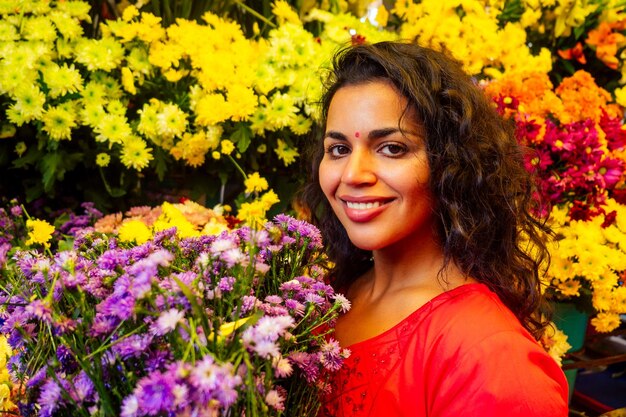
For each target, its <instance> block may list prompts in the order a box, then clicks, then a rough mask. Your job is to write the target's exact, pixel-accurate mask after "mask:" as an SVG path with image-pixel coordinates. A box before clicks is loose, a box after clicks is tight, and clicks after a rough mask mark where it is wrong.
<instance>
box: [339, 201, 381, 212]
mask: <svg viewBox="0 0 626 417" xmlns="http://www.w3.org/2000/svg"><path fill="white" fill-rule="evenodd" d="M346 204H347V205H348V208H351V209H356V210H367V209H371V208H374V207H380V203H379V202H378V201H377V202H375V203H353V202H351V201H346Z"/></svg>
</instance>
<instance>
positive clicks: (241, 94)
mask: <svg viewBox="0 0 626 417" xmlns="http://www.w3.org/2000/svg"><path fill="white" fill-rule="evenodd" d="M226 97H227V99H228V104H229V105H230V113H231V117H232V119H233V120H235V121H239V120H248V117H249V116H250V115H251V114H252V113H254V110H255V109H256V107H257V105H258V99H257V96H256V95H255V94H254V90H252V88H249V87H246V86H243V85H239V84H234V85H232V86H230V87H229V88H228V92H227V94H226Z"/></svg>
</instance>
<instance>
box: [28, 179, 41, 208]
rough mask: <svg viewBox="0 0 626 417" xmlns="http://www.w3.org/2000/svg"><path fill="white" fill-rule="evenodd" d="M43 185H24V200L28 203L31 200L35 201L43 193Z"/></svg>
mask: <svg viewBox="0 0 626 417" xmlns="http://www.w3.org/2000/svg"><path fill="white" fill-rule="evenodd" d="M43 191H44V190H43V185H41V183H39V182H38V183H37V184H35V185H33V186H27V187H26V202H27V203H30V202H31V201H35V200H36V199H38V198H39V197H41V196H42V195H43Z"/></svg>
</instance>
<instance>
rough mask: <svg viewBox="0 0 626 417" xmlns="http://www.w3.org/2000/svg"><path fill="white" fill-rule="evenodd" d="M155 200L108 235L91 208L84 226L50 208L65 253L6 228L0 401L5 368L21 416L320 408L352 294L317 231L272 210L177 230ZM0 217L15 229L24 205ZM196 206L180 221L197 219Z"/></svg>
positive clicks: (128, 416)
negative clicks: (127, 231)
mask: <svg viewBox="0 0 626 417" xmlns="http://www.w3.org/2000/svg"><path fill="white" fill-rule="evenodd" d="M16 207H19V206H16ZM86 207H87V212H88V211H89V210H90V209H91V207H90V206H89V205H87V206H86ZM189 207H190V205H189V204H187V205H184V204H183V205H182V208H181V209H182V210H185V208H187V209H188V208H189ZM152 210H155V209H147V208H141V207H138V208H136V209H133V210H130V212H129V213H126V215H127V216H129V215H130V216H132V217H128V218H126V219H124V218H123V219H122V222H121V226H120V227H119V228H118V232H117V233H115V232H109V233H103V232H99V231H97V230H98V228H99V227H101V226H97V224H98V223H99V222H101V221H102V219H103V217H100V218H98V215H97V213H91V214H92V216H91V222H90V223H87V224H84V225H83V227H76V225H77V224H78V223H80V220H78V219H79V218H82V219H84V218H86V217H85V216H89V215H90V214H89V213H86V214H85V215H81V216H69V217H70V218H71V219H70V220H68V219H67V216H65V218H62V219H61V218H59V220H58V222H55V224H57V223H59V226H58V229H63V230H72V233H73V236H74V241H73V245H72V246H70V247H68V248H67V249H65V250H60V249H58V248H59V247H60V246H59V245H60V242H61V240H62V238H65V237H67V235H58V234H55V238H53V241H52V242H50V241H48V240H46V242H45V243H46V244H47V245H51V246H48V248H49V247H52V248H56V250H54V251H52V252H50V251H49V249H47V252H44V251H42V250H36V249H30V250H28V249H27V248H26V247H22V246H19V245H15V244H16V243H18V242H19V241H20V236H19V235H18V234H14V235H10V236H9V235H5V236H4V237H3V244H6V245H9V246H11V248H10V249H9V251H10V252H11V253H13V255H12V257H11V260H9V261H6V260H5V262H6V265H5V268H4V269H3V272H2V274H3V280H4V281H3V282H4V283H3V285H2V287H1V288H0V302H1V304H2V306H3V307H2V310H1V312H0V317H1V318H2V319H3V320H4V324H3V325H2V326H1V328H0V329H1V330H0V331H1V332H2V333H4V334H6V336H7V339H6V340H7V341H8V345H5V344H0V348H1V349H3V350H2V351H0V353H2V355H3V356H0V360H4V359H5V358H6V354H7V353H10V352H11V350H12V351H13V352H12V356H11V358H10V359H9V363H8V365H7V366H8V374H7V371H6V369H5V371H3V372H4V373H0V378H1V379H0V394H1V395H3V396H0V399H1V400H6V398H7V395H6V392H5V391H6V389H5V387H7V385H6V381H7V380H8V377H7V376H8V375H10V380H11V381H12V383H13V384H14V385H16V386H19V387H21V388H20V391H21V395H18V396H17V397H16V398H15V399H13V401H15V402H16V403H17V405H18V406H19V410H20V412H21V414H22V415H24V416H27V415H37V416H64V415H77V414H78V415H82V414H85V415H91V414H93V413H98V414H100V415H110V416H125V417H134V416H157V415H180V416H183V415H241V414H243V413H245V414H246V415H253V416H254V415H256V416H270V415H294V416H307V415H310V416H313V415H316V412H317V407H318V402H317V401H316V398H317V397H316V393H317V392H318V391H319V390H329V389H332V388H331V387H329V386H328V385H327V384H326V383H325V377H324V375H327V373H328V372H332V371H333V370H336V369H338V367H339V366H340V365H341V362H342V360H343V358H345V357H346V356H347V355H348V354H349V352H348V351H347V350H344V349H341V348H339V346H338V345H337V343H336V342H335V341H334V340H333V339H332V337H331V336H329V330H328V329H329V328H330V327H329V326H331V325H332V322H333V321H334V320H335V318H336V316H337V315H338V314H339V312H341V311H346V310H347V309H348V308H349V303H348V302H347V300H345V298H344V297H343V296H341V295H340V294H335V293H334V291H333V290H332V288H331V287H330V286H328V285H327V284H326V283H325V282H324V274H323V271H324V268H323V264H324V262H325V260H324V257H323V256H322V253H321V240H320V234H319V231H318V230H317V229H315V228H314V227H313V226H312V225H310V224H308V223H306V222H303V221H299V220H296V219H294V218H292V217H289V216H287V215H279V216H276V217H275V218H274V220H273V221H272V222H268V223H265V224H264V225H263V227H261V228H251V227H249V226H241V227H239V228H236V229H228V230H225V231H223V232H221V233H219V234H213V235H206V234H194V235H193V236H185V237H182V236H180V233H177V232H178V229H177V227H176V226H174V227H169V228H160V227H159V226H156V225H157V224H159V222H162V221H164V220H163V218H162V216H163V215H164V214H165V213H168V212H169V211H172V210H178V209H175V208H174V205H171V204H169V203H168V205H163V206H161V207H160V210H161V214H160V215H158V216H156V219H154V217H155V216H154V215H151V214H150V213H151V212H152ZM2 213H3V219H4V221H5V222H6V225H7V226H11V227H8V228H7V230H11V229H12V230H22V237H21V239H22V240H23V239H25V238H26V236H24V235H25V234H27V232H26V230H27V229H24V228H23V227H22V226H20V225H19V223H20V222H22V223H25V222H26V220H25V219H24V216H25V213H18V212H17V210H14V212H11V211H7V210H4V209H3V212H2ZM178 213H179V214H181V215H182V212H181V211H178ZM141 214H143V216H142V215H141ZM201 214H202V210H199V209H198V207H194V209H193V210H191V211H190V212H188V213H187V214H186V215H187V217H184V218H185V221H187V222H191V220H188V219H194V218H195V219H196V220H198V223H199V224H202V223H205V222H206V217H207V216H206V212H205V213H203V214H204V218H203V219H202V220H200V216H201ZM170 215H171V213H170ZM212 215H213V216H215V215H214V214H212ZM123 217H124V216H123ZM172 217H174V216H173V215H172ZM147 218H148V219H152V226H151V229H150V232H151V234H150V236H149V237H148V239H146V240H145V241H143V242H137V239H134V240H131V239H126V240H125V239H123V227H124V225H125V224H130V223H131V222H137V223H141V224H142V225H144V227H148V226H147V225H146V224H147V223H146V222H144V221H146V219H147ZM211 218H215V217H211ZM96 219H97V220H96ZM94 220H95V225H93V221H94ZM179 220H180V219H179ZM70 225H74V227H70ZM163 227H165V225H163ZM183 228H184V226H183ZM9 346H10V347H9ZM2 365H4V363H2ZM2 368H4V366H2ZM2 375H5V377H2ZM6 401H8V400H6ZM0 404H4V405H6V406H7V407H8V406H9V405H10V404H11V403H10V402H5V403H2V402H0ZM198 413H199V414H198ZM285 413H286V414H285Z"/></svg>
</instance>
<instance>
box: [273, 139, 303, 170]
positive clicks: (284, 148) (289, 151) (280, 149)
mask: <svg viewBox="0 0 626 417" xmlns="http://www.w3.org/2000/svg"><path fill="white" fill-rule="evenodd" d="M274 152H276V155H278V158H280V159H281V160H282V161H283V163H284V164H285V166H287V165H289V164H291V163H293V162H294V161H295V160H296V157H298V155H300V154H299V153H298V150H297V149H295V148H291V147H289V145H287V143H286V142H285V141H283V140H281V139H278V140H277V141H276V149H274Z"/></svg>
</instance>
